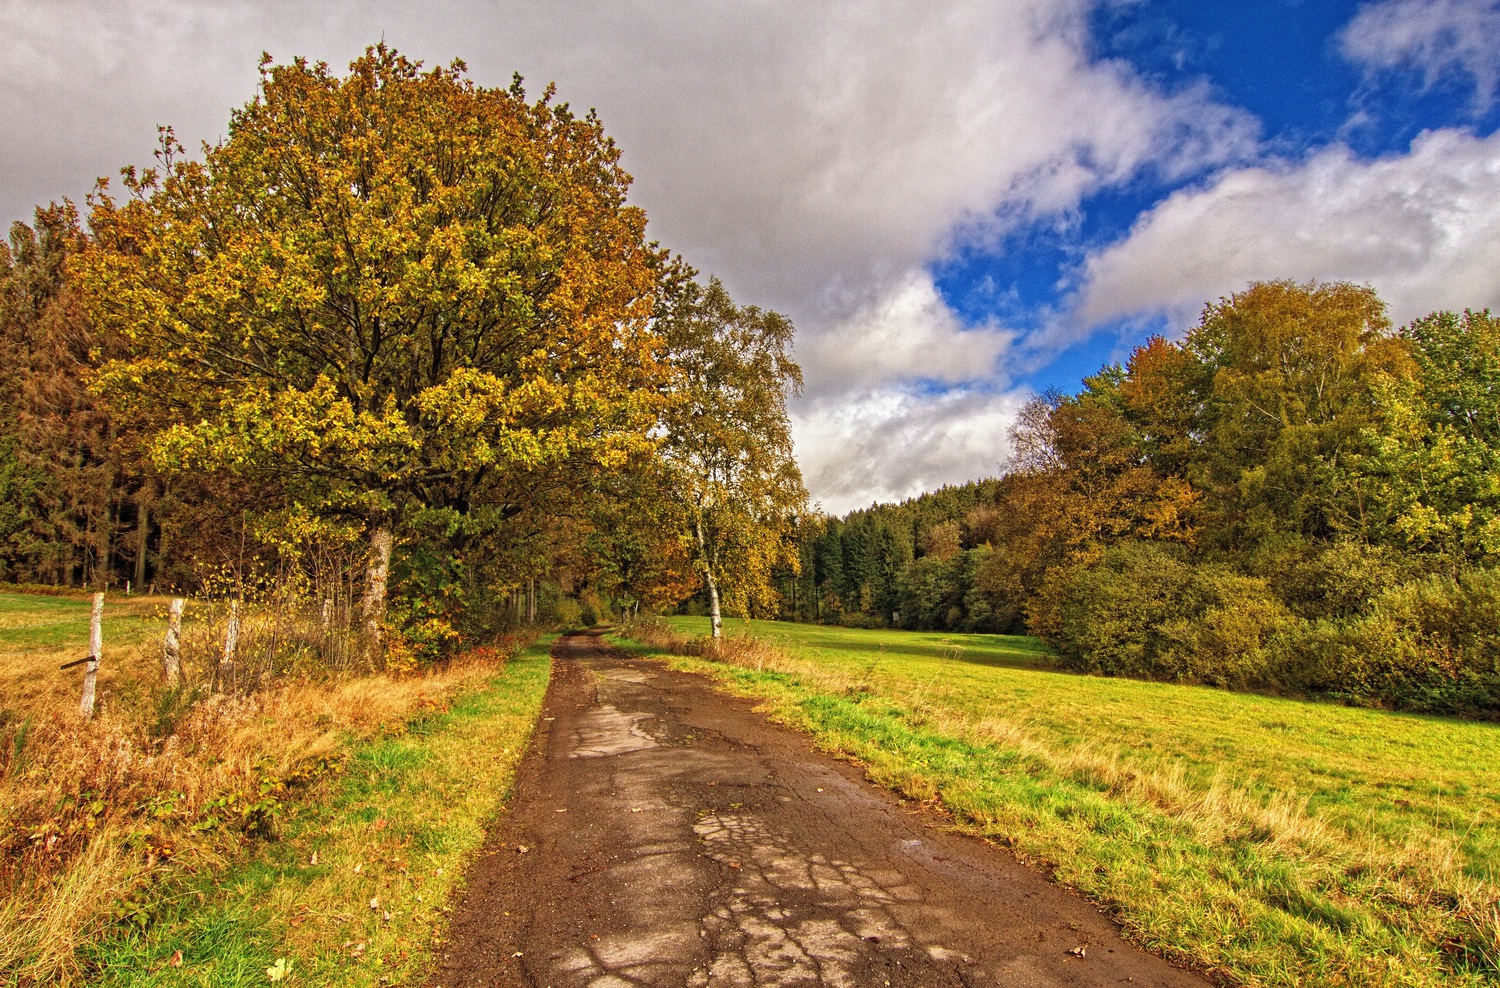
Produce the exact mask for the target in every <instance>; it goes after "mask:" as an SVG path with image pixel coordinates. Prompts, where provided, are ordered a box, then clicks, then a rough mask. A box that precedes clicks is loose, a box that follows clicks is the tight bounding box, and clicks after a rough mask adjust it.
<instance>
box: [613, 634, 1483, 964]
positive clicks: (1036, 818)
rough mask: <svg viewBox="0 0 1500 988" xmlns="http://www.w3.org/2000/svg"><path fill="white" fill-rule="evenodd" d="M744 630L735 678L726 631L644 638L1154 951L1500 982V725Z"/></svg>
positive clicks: (1032, 657)
mask: <svg viewBox="0 0 1500 988" xmlns="http://www.w3.org/2000/svg"><path fill="white" fill-rule="evenodd" d="M728 630H729V632H730V633H731V635H733V636H735V637H734V638H732V639H731V641H730V642H729V644H728V646H727V647H725V648H722V649H721V650H719V653H718V655H717V656H715V655H714V654H713V650H712V649H711V648H709V647H708V646H707V643H706V642H705V640H704V639H703V638H702V636H703V635H705V634H706V633H707V631H708V626H707V621H706V619H702V618H670V619H667V622H666V623H664V624H658V625H655V626H652V625H651V624H649V623H646V624H643V625H641V626H638V627H636V628H634V629H632V630H631V631H630V632H629V633H630V634H631V635H633V636H634V637H635V640H636V641H637V642H640V643H642V644H637V645H635V646H634V647H637V648H645V649H648V650H656V651H673V652H678V653H683V652H687V653H698V654H697V655H696V656H695V655H692V654H688V655H680V656H679V657H678V658H676V659H674V661H675V662H677V663H679V664H681V665H682V666H684V667H686V668H691V669H695V670H698V671H701V672H705V673H707V674H709V675H712V676H714V677H715V678H717V679H718V680H720V681H721V682H723V683H724V684H726V685H727V686H728V687H729V688H731V689H733V690H735V691H737V692H740V693H743V694H746V695H749V696H753V697H756V698H758V699H760V700H761V701H763V703H764V705H765V707H766V709H767V710H768V711H769V712H770V713H771V714H772V715H773V716H774V717H776V718H778V719H781V720H784V721H786V722H788V723H790V724H792V725H795V726H797V727H799V728H801V729H803V730H806V731H808V732H810V733H811V734H812V735H814V737H815V738H816V739H817V741H818V743H819V744H820V745H821V746H822V747H824V748H826V749H827V750H830V751H832V752H835V753H838V754H840V755H842V756H845V757H848V758H850V759H853V760H855V761H857V762H858V763H860V764H862V765H863V766H864V767H865V768H866V770H867V772H868V774H869V775H870V777H871V778H872V779H873V780H875V781H877V782H879V783H881V784H883V785H886V786H889V787H891V788H893V789H895V790H897V791H899V792H901V793H903V794H904V795H906V796H908V797H910V798H913V799H918V800H923V801H928V802H930V803H932V804H933V805H935V806H939V807H941V808H942V809H943V810H944V811H946V812H947V813H949V814H951V817H952V819H953V821H954V824H955V825H956V826H957V827H959V828H961V829H963V830H965V831H968V832H970V833H973V834H976V835H979V836H982V837H984V838H986V839H989V840H992V841H995V842H997V843H1000V844H1003V845H1005V846H1008V847H1010V848H1012V849H1013V850H1014V851H1015V852H1016V853H1017V854H1018V855H1019V856H1020V857H1021V858H1023V859H1024V860H1027V861H1028V862H1030V863H1032V864H1033V865H1035V866H1037V867H1039V868H1041V869H1043V870H1044V871H1046V872H1048V873H1049V874H1051V875H1052V876H1053V877H1054V878H1055V879H1056V880H1058V881H1060V882H1062V883H1063V884H1065V885H1067V886H1070V887H1072V888H1074V889H1076V890H1078V891H1079V892H1081V893H1082V894H1084V895H1085V896H1087V897H1089V898H1090V899H1092V900H1093V901H1095V902H1097V903H1098V904H1099V905H1101V906H1102V907H1103V908H1104V909H1106V910H1107V911H1108V912H1109V913H1110V914H1111V915H1113V916H1114V917H1115V918H1116V919H1117V920H1118V921H1119V922H1120V923H1121V924H1122V926H1123V927H1124V928H1125V930H1126V932H1127V935H1128V936H1130V937H1131V938H1132V939H1133V940H1134V941H1136V942H1137V943H1140V944H1141V945H1143V946H1145V947H1147V948H1149V949H1152V950H1154V951H1157V952H1158V953H1161V954H1164V955H1166V956H1168V957H1171V958H1173V959H1175V960H1178V961H1181V962H1183V963H1185V964H1188V965H1190V966H1192V967H1195V968H1197V969H1199V970H1202V971H1205V972H1207V973H1209V974H1210V975H1213V976H1215V977H1217V978H1220V979H1222V980H1225V981H1227V982H1230V983H1236V984H1246V985H1266V986H1293V985H1311V984H1317V985H1359V986H1375V985H1381V986H1385V985H1413V986H1418V985H1421V986H1428V985H1480V984H1494V983H1495V981H1496V978H1497V975H1500V883H1497V877H1500V786H1497V785H1496V782H1495V771H1496V769H1497V768H1500V725H1494V724H1485V723H1473V722H1465V721H1461V720H1450V719H1443V718H1436V717H1422V716H1413V715H1406V714H1396V713H1390V712H1386V711H1381V710H1371V709H1356V708H1351V707H1342V706H1335V705H1331V704H1318V703H1308V702H1303V701H1297V700H1289V699H1282V698H1276V697H1267V696H1256V695H1249V694H1243V693H1230V692H1225V691H1221V690H1215V689H1209V688H1202V687H1188V686H1178V685H1172V684H1163V683H1148V682H1138V681H1133V680H1125V679H1110V678H1101V677H1089V676H1080V675H1075V674H1071V673H1062V672H1057V671H1054V670H1052V669H1051V668H1049V660H1048V656H1047V653H1046V651H1045V650H1044V649H1043V648H1042V647H1041V646H1040V645H1039V643H1038V642H1036V641H1035V640H1034V639H1028V638H1019V637H1006V636H995V635H963V634H941V633H930V634H928V633H913V632H899V631H864V630H852V629H844V628H834V627H826V626H813V625H796V624H783V623H777V622H755V623H754V624H753V625H745V624H743V623H740V622H730V623H729V624H728ZM626 644H627V645H628V644H629V642H626Z"/></svg>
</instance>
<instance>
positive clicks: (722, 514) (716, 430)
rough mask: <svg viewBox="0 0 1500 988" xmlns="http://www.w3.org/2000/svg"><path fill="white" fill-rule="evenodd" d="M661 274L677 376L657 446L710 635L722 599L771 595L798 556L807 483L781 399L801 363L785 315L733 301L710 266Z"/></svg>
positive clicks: (767, 599)
mask: <svg viewBox="0 0 1500 988" xmlns="http://www.w3.org/2000/svg"><path fill="white" fill-rule="evenodd" d="M664 281H665V283H666V289H665V293H664V298H665V302H664V305H663V308H662V315H661V318H660V320H659V323H658V329H659V331H660V332H661V334H662V336H663V337H664V338H665V340H666V342H667V346H668V354H669V359H670V361H671V364H672V365H673V367H674V369H675V370H676V371H677V374H678V379H677V380H676V382H675V383H674V385H673V399H674V400H672V401H671V403H670V404H669V405H668V408H667V411H666V413H665V416H664V418H663V423H662V424H663V431H664V437H663V455H664V460H665V462H666V464H667V466H668V470H669V471H670V476H671V481H670V485H671V489H672V490H673V492H674V497H675V501H676V503H677V505H678V507H679V509H680V511H681V515H682V519H683V525H684V526H685V529H686V534H687V535H688V536H689V539H688V541H689V545H690V546H691V547H692V553H693V565H694V568H695V569H696V570H697V572H698V574H699V576H700V578H701V579H702V581H703V588H704V590H705V592H706V593H707V595H708V603H709V615H710V618H711V622H712V628H713V637H714V638H716V639H717V638H719V637H720V635H721V634H722V633H723V617H722V614H723V611H724V610H725V609H726V608H727V609H728V610H730V611H735V612H739V613H742V614H748V613H750V612H751V611H752V610H753V609H754V608H755V607H757V606H769V605H771V604H772V603H773V602H774V600H775V597H776V592H775V587H774V583H773V580H772V576H773V572H774V570H775V569H776V567H778V566H789V567H793V568H795V567H796V565H797V561H798V554H797V548H796V544H795V520H796V516H797V515H798V513H800V512H802V511H804V510H805V509H806V504H807V492H806V490H805V489H804V488H803V486H802V474H801V471H800V470H799V469H798V468H797V461H796V459H795V458H794V456H793V453H792V436H791V427H790V424H789V423H788V420H787V409H786V405H787V398H788V396H789V395H795V394H797V393H798V392H799V391H800V389H801V387H802V370H801V368H800V367H798V366H797V364H796V362H795V361H793V360H792V358H791V355H790V353H789V350H790V349H791V345H792V324H791V322H790V321H789V320H788V319H786V318H785V317H784V316H781V315H779V314H777V313H775V312H771V311H767V310H763V309H759V308H757V307H755V306H746V307H741V306H738V305H736V304H735V303H734V301H733V300H732V299H731V298H730V297H729V293H728V292H727V291H725V290H724V286H723V285H722V284H721V283H720V282H719V280H718V279H717V278H715V279H713V280H711V281H710V282H709V283H708V285H707V286H704V285H702V284H700V283H699V282H698V281H696V280H695V279H694V278H693V277H691V272H688V271H686V270H685V269H682V268H680V267H679V268H678V269H677V271H676V273H675V277H674V276H672V275H669V276H668V277H666V278H665V279H664Z"/></svg>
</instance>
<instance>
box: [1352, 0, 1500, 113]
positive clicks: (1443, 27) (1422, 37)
mask: <svg viewBox="0 0 1500 988" xmlns="http://www.w3.org/2000/svg"><path fill="white" fill-rule="evenodd" d="M1339 43H1340V46H1341V47H1342V49H1343V52H1344V54H1345V55H1346V56H1348V57H1349V58H1350V59H1352V60H1354V61H1356V62H1358V63H1360V64H1362V65H1364V66H1365V67H1366V68H1368V69H1370V70H1384V69H1415V70H1417V71H1419V72H1421V73H1422V75H1423V76H1424V78H1425V81H1426V84H1427V85H1428V86H1431V85H1433V84H1434V83H1435V82H1437V81H1438V80H1440V79H1442V78H1443V77H1444V76H1446V75H1448V74H1449V73H1451V72H1454V71H1460V72H1466V73H1468V75H1470V76H1471V77H1472V78H1473V80H1474V85H1475V91H1476V98H1477V102H1478V105H1479V106H1480V107H1482V108H1487V107H1488V106H1489V104H1490V102H1491V101H1492V100H1493V99H1494V96H1495V89H1496V86H1497V85H1500V60H1497V58H1496V51H1497V49H1500V0H1381V2H1378V3H1372V4H1369V5H1368V6H1366V7H1364V8H1363V9H1361V10H1360V12H1359V14H1358V15H1356V16H1355V18H1354V20H1352V21H1350V22H1349V25H1348V26H1347V27H1345V28H1344V30H1343V31H1342V32H1341V34H1340V36H1339Z"/></svg>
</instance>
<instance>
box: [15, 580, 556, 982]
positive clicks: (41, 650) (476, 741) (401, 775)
mask: <svg viewBox="0 0 1500 988" xmlns="http://www.w3.org/2000/svg"><path fill="white" fill-rule="evenodd" d="M166 604H167V601H166V599H165V598H140V597H136V598H124V597H119V598H116V597H114V596H111V597H110V598H109V600H108V601H107V603H106V607H105V622H104V649H103V655H104V658H103V661H102V664H101V669H100V675H99V706H98V709H97V711H96V714H95V716H94V718H93V719H92V720H91V721H84V720H82V718H81V717H80V715H79V711H78V690H79V684H80V680H81V669H77V668H75V669H71V670H68V671H66V672H62V671H59V669H58V665H60V664H61V663H62V662H66V661H69V660H71V659H75V658H78V657H81V656H82V654H83V653H84V652H85V651H86V650H87V641H88V619H89V608H90V602H89V599H88V598H87V597H86V596H84V597H49V596H32V595H22V594H10V593H5V594H0V984H7V985H9V984H15V985H21V986H29V985H39V984H63V985H67V984H73V983H98V982H104V983H108V984H160V983H174V984H205V985H207V984H211V985H229V984H241V983H243V984H265V983H267V981H268V979H271V980H277V979H276V978H272V976H271V975H270V974H268V970H269V971H277V970H279V971H280V972H281V973H282V975H283V976H284V975H285V973H286V972H287V971H288V970H289V969H292V970H296V971H297V972H298V981H299V982H305V983H309V984H331V985H332V984H337V985H354V984H375V983H379V980H380V978H382V977H389V976H391V975H392V974H395V973H399V974H401V975H402V976H403V977H404V978H412V977H416V976H418V975H419V974H420V972H422V971H425V970H426V968H427V967H428V966H429V965H430V961H431V954H430V951H431V948H432V946H433V944H434V943H435V938H437V937H439V936H440V935H441V930H442V929H443V928H444V927H445V925H446V914H445V912H444V909H445V903H446V900H447V898H448V896H449V895H450V893H451V891H452V889H453V888H454V887H455V885H456V883H457V882H458V881H459V880H460V879H461V876H462V873H463V862H464V857H465V856H466V855H468V854H471V853H472V852H473V850H474V848H475V847H476V846H477V843H478V841H479V839H480V837H481V835H482V832H483V831H482V827H483V823H484V822H485V821H486V820H487V819H488V818H489V817H491V816H492V815H493V814H494V813H495V812H496V810H497V808H498V806H499V804H500V801H501V800H502V799H503V798H504V796H505V794H506V793H507V791H508V787H509V785H510V780H511V778H512V776H513V773H514V768H515V765H516V762H517V761H518V760H519V757H520V753H521V751H522V750H523V748H524V746H525V741H526V738H527V737H529V735H530V732H531V729H532V727H533V725H534V723H535V720H536V712H537V709H538V707H539V705H540V702H541V697H542V692H543V691H544V690H545V688H546V682H547V671H548V669H549V667H550V666H549V662H548V659H547V648H546V644H545V642H543V643H540V644H528V643H529V642H530V641H531V640H532V638H534V636H531V635H527V636H519V637H514V638H510V639H503V640H500V641H497V642H495V643H494V644H493V645H490V646H486V647H483V648H479V649H475V650H473V651H472V652H470V653H468V654H467V655H466V656H464V657H462V658H461V659H459V660H456V661H451V662H448V663H445V664H444V665H442V666H441V667H438V668H435V669H428V670H425V671H411V672H407V673H405V674H394V673H392V674H385V673H382V674H375V675H361V674H356V673H354V672H352V671H350V670H347V669H338V668H328V667H327V666H326V665H319V664H318V662H317V661H316V660H315V659H314V658H313V657H311V656H310V655H309V654H308V653H307V651H306V650H305V649H304V650H303V651H302V652H301V653H298V651H297V649H296V648H290V649H284V650H283V652H282V653H281V654H284V655H291V656H293V658H292V659H288V660H283V659H277V660H276V661H275V662H274V663H271V662H265V663H261V662H259V660H256V661H255V662H250V660H249V659H247V661H246V663H242V664H246V665H247V667H250V668H253V669H256V670H258V671H257V677H258V678H257V683H258V688H255V689H253V690H248V691H246V690H241V691H238V692H233V693H214V692H212V691H211V690H210V689H209V681H208V680H209V676H210V675H211V670H212V669H213V668H214V667H215V666H216V665H217V654H218V653H217V649H218V648H219V643H220V642H221V641H222V635H223V625H224V620H225V612H224V608H223V607H214V606H211V605H208V604H204V603H201V602H195V601H190V602H189V605H188V609H187V615H186V617H185V620H184V626H183V653H184V654H183V658H184V672H185V674H186V682H185V683H184V684H183V685H181V686H180V687H177V688H169V687H167V686H166V685H164V684H163V682H162V671H161V659H160V657H161V647H162V634H163V632H164V629H165V611H166ZM243 617H244V618H245V620H244V622H243V625H242V629H243V634H242V636H241V654H242V655H244V656H250V655H251V654H252V653H254V652H257V651H259V652H260V653H263V654H269V652H270V650H272V649H273V648H275V649H281V648H283V646H288V645H293V646H295V645H296V644H297V642H298V640H299V639H298V636H297V635H296V634H293V633H292V632H295V631H296V629H295V628H291V627H290V625H289V623H288V622H289V618H288V615H287V613H286V612H285V611H278V610H276V609H274V608H269V607H247V608H246V609H245V612H244V614H243ZM319 633H320V631H319V629H317V628H313V629H311V630H310V631H309V632H308V633H307V634H304V635H302V637H301V639H300V640H301V641H303V642H305V641H308V640H313V639H315V638H316V637H317V635H318V634H319ZM299 654H300V658H297V657H296V656H297V655H299ZM261 673H265V675H261ZM372 890H373V892H372ZM375 899H378V900H379V901H380V902H381V908H378V909H377V908H374V907H372V906H370V905H369V902H370V901H372V900H375ZM278 964H280V965H281V967H280V968H279V969H278V968H277V965H278Z"/></svg>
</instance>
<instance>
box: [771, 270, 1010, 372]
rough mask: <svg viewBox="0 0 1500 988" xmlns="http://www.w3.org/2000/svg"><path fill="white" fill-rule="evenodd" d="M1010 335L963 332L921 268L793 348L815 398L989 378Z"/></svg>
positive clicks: (992, 329) (998, 330)
mask: <svg viewBox="0 0 1500 988" xmlns="http://www.w3.org/2000/svg"><path fill="white" fill-rule="evenodd" d="M1014 336H1015V334H1014V333H1012V332H1010V331H1009V330H1006V329H1004V328H1002V327H999V326H994V325H987V326H979V327H966V326H964V324H963V323H962V321H961V320H960V319H959V318H958V316H957V314H956V313H954V312H953V310H951V309H950V308H948V305H947V304H946V303H945V302H944V301H943V298H942V296H941V295H940V294H938V290H937V286H936V285H934V284H933V281H932V276H931V275H930V274H928V273H927V272H925V271H910V272H908V273H907V274H906V275H905V276H904V277H902V278H900V279H899V280H896V281H893V282H892V283H891V284H890V286H889V287H888V288H887V292H886V294H885V295H884V296H882V297H881V298H878V299H876V300H874V301H872V302H870V303H868V304H866V305H864V306H862V307H861V308H859V309H858V310H856V311H855V312H853V313H852V314H851V315H850V316H848V317H847V318H845V319H844V320H843V321H842V322H840V323H838V324H837V325H835V326H833V327H831V328H829V329H825V330H823V331H822V332H820V333H818V334H816V335H813V334H809V336H808V338H807V339H806V341H805V342H803V343H802V344H801V345H800V346H799V348H798V356H799V357H800V359H801V361H802V364H803V368H804V370H805V371H806V374H807V376H808V377H809V378H811V379H813V380H816V381H817V382H818V390H819V392H820V393H835V394H837V393H844V392H846V391H849V390H853V389H856V388H859V387H864V386H869V385H872V384H880V383H884V382H887V381H892V380H910V381H916V380H920V381H929V382H935V383H942V384H960V383H964V382H969V383H973V382H978V381H988V380H991V379H993V378H994V377H995V376H996V375H997V374H998V373H1000V372H1001V370H1002V368H1001V358H1002V357H1003V356H1004V355H1005V354H1006V352H1007V351H1008V350H1009V348H1010V344H1011V341H1012V340H1013V339H1014Z"/></svg>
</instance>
